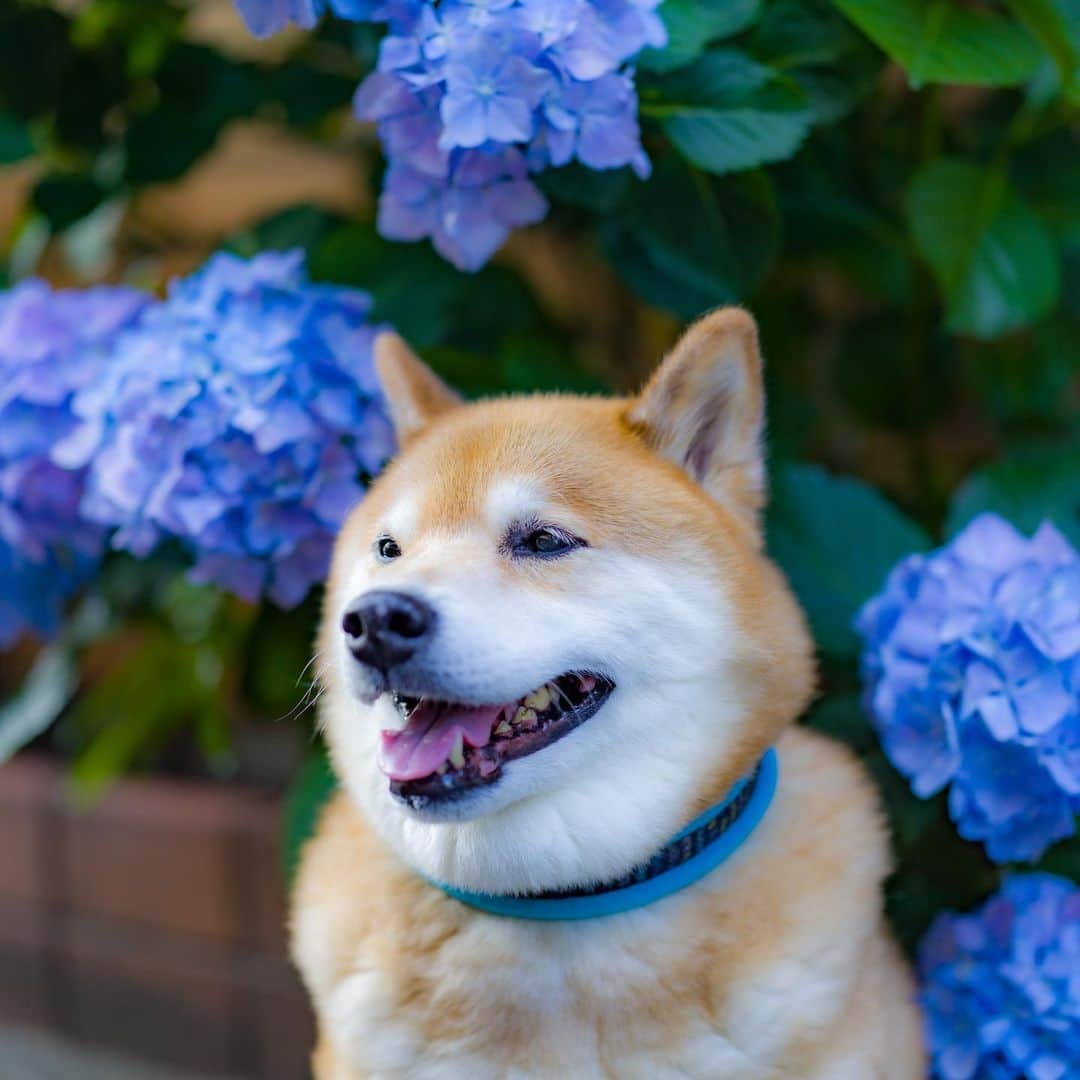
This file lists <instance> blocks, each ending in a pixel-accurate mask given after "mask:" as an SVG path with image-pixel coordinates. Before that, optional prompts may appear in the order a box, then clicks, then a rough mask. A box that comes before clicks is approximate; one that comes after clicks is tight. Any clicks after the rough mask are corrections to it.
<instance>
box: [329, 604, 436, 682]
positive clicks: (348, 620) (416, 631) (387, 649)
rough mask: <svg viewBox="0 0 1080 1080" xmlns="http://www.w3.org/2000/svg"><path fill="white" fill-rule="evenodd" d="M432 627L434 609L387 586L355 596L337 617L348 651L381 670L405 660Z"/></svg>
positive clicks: (429, 632)
mask: <svg viewBox="0 0 1080 1080" xmlns="http://www.w3.org/2000/svg"><path fill="white" fill-rule="evenodd" d="M434 627H435V612H434V611H432V610H431V608H430V607H428V605H427V604H425V603H424V602H423V600H420V599H418V598H417V597H415V596H410V595H409V594H408V593H403V592H390V591H389V590H387V589H375V590H374V591H372V592H366V593H364V594H363V596H358V597H357V598H356V599H355V600H354V601H353V602H352V603H351V604H350V605H349V607H348V609H347V610H346V612H345V614H344V615H343V616H342V619H341V628H342V630H344V631H345V640H346V642H347V643H348V646H349V651H350V652H351V653H352V654H353V656H355V657H356V659H357V660H359V661H360V662H361V663H364V664H371V666H372V667H377V668H379V669H380V670H381V671H388V670H389V669H390V668H392V667H393V666H394V665H395V664H400V663H401V662H402V661H404V660H408V659H409V657H410V656H412V655H413V653H415V652H416V650H417V649H419V648H420V646H421V645H423V643H424V641H425V640H426V639H427V638H428V637H429V636H430V635H431V631H432V630H433V629H434Z"/></svg>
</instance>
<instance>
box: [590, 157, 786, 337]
mask: <svg viewBox="0 0 1080 1080" xmlns="http://www.w3.org/2000/svg"><path fill="white" fill-rule="evenodd" d="M602 238H603V242H604V245H605V248H606V250H607V253H608V256H609V257H610V259H611V262H612V264H613V265H614V267H615V269H616V270H617V271H618V273H619V274H620V275H622V277H624V278H625V279H626V281H628V282H629V284H630V286H631V287H632V288H633V289H635V290H636V291H637V292H638V293H639V294H640V295H641V296H643V297H644V298H645V299H646V300H648V301H649V302H650V303H653V304H656V305H658V306H659V307H662V308H666V309H668V310H669V311H673V312H674V313H675V314H677V315H680V316H682V317H684V318H688V319H689V318H693V317H694V316H695V315H700V314H701V312H703V311H706V310H708V309H709V308H711V307H715V306H716V305H718V304H723V303H732V302H737V301H739V300H741V299H742V298H743V297H745V295H746V294H747V293H748V292H749V291H750V289H751V288H753V286H754V285H756V284H757V282H758V281H760V280H761V278H762V277H763V276H764V274H765V272H766V271H767V270H768V268H769V266H770V265H771V263H772V260H773V258H774V257H775V255H776V252H777V249H778V246H779V217H778V214H777V211H776V205H775V201H774V199H773V193H772V187H771V185H770V183H769V180H768V178H767V177H766V176H765V175H764V174H761V173H748V174H745V175H743V176H738V177H727V178H725V179H721V180H716V179H714V178H712V177H710V176H707V175H706V174H704V173H695V172H693V171H692V170H690V169H688V168H687V167H686V165H685V164H684V163H683V162H682V161H681V160H680V159H679V158H678V156H676V155H674V154H669V155H668V156H667V157H666V158H663V159H661V161H660V162H658V164H657V166H656V170H655V173H654V175H653V178H652V180H651V181H650V182H649V183H648V184H644V185H641V186H639V187H638V188H636V189H635V192H634V197H633V198H632V199H631V201H630V202H629V204H628V205H627V206H625V207H624V208H623V210H622V212H621V213H619V214H618V215H614V216H612V217H611V218H610V219H609V220H608V222H607V223H606V224H605V226H604V228H603V230H602Z"/></svg>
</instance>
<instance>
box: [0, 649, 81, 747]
mask: <svg viewBox="0 0 1080 1080" xmlns="http://www.w3.org/2000/svg"><path fill="white" fill-rule="evenodd" d="M77 683H78V673H77V671H76V668H75V663H74V659H73V657H72V655H71V650H70V649H68V648H67V647H65V646H62V645H53V646H52V647H50V648H48V649H45V650H44V651H43V652H42V653H41V654H40V655H39V656H38V658H37V660H36V661H35V662H34V666H33V667H32V668H31V669H30V673H29V675H27V677H26V679H25V680H24V681H23V684H22V686H21V687H20V688H19V692H18V693H17V694H16V695H15V696H14V697H13V698H11V699H9V700H8V701H5V702H4V703H3V705H0V764H2V763H3V762H5V761H7V760H8V758H10V757H11V756H12V755H13V754H14V753H15V752H16V751H18V750H21V749H22V748H23V747H24V746H26V744H27V743H29V742H32V741H33V740H34V739H36V738H37V737H38V736H39V735H40V734H42V732H44V731H45V729H46V728H47V727H48V726H49V725H50V724H51V723H52V722H53V721H54V720H55V719H56V718H57V717H58V716H59V715H60V713H61V711H62V710H63V708H64V706H65V705H67V703H68V702H69V701H70V700H71V696H72V694H73V693H74V692H75V687H76V685H77Z"/></svg>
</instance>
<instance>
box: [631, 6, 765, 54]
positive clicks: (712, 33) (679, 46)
mask: <svg viewBox="0 0 1080 1080" xmlns="http://www.w3.org/2000/svg"><path fill="white" fill-rule="evenodd" d="M760 12H761V0H724V2H723V3H717V2H716V0H664V3H663V4H662V5H661V7H660V11H659V15H660V18H661V19H663V21H664V26H665V27H667V32H668V41H667V45H665V46H664V48H662V49H645V50H644V52H642V53H641V55H640V56H639V57H638V58H637V64H638V66H639V67H640V68H642V69H643V70H646V71H673V70H674V69H675V68H680V67H683V66H684V65H686V64H688V63H690V61H691V60H694V59H696V58H697V57H698V56H700V55H701V54H702V53H703V52H704V51H705V48H706V46H708V45H709V43H710V42H713V41H719V40H720V39H721V38H725V37H731V35H732V34H737V33H739V31H741V30H745V29H746V28H747V27H748V26H750V25H751V24H752V23H753V22H754V21H755V20H756V19H757V17H758V15H759V14H760Z"/></svg>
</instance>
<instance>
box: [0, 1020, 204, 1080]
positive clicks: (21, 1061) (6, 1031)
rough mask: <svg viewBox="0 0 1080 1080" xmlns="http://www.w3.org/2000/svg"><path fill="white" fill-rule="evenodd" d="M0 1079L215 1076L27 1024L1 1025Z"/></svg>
mask: <svg viewBox="0 0 1080 1080" xmlns="http://www.w3.org/2000/svg"><path fill="white" fill-rule="evenodd" d="M0 1080H213V1078H208V1077H205V1076H200V1077H195V1076H194V1075H193V1074H191V1073H184V1072H176V1071H175V1070H173V1069H166V1068H162V1067H160V1066H155V1065H147V1064H146V1063H145V1062H143V1061H137V1060H134V1059H132V1058H126V1057H121V1056H118V1055H116V1054H112V1053H109V1052H108V1051H105V1050H98V1049H90V1048H88V1047H85V1046H80V1045H77V1044H75V1043H67V1042H62V1041H61V1040H59V1039H57V1038H55V1037H54V1036H52V1035H46V1034H43V1033H41V1032H37V1031H29V1030H27V1029H24V1028H8V1027H0Z"/></svg>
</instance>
